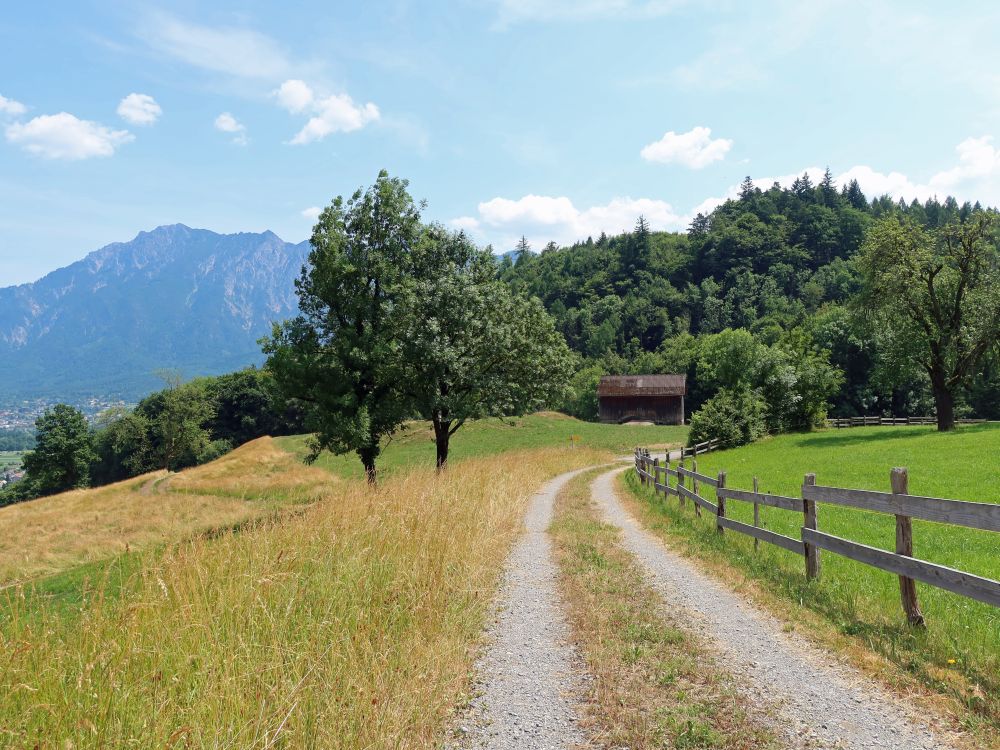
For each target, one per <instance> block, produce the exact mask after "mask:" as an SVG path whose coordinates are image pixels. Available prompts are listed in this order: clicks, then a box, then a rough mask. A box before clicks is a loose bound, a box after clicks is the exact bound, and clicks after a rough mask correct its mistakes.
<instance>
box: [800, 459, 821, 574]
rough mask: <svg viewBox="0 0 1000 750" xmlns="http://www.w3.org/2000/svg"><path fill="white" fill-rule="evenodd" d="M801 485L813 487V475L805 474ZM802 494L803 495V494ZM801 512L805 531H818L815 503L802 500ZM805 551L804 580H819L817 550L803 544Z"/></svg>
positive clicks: (814, 478)
mask: <svg viewBox="0 0 1000 750" xmlns="http://www.w3.org/2000/svg"><path fill="white" fill-rule="evenodd" d="M803 484H808V485H814V484H816V475H815V474H806V478H805V480H804V481H803ZM803 494H804V493H803ZM802 512H803V515H804V516H805V519H804V523H803V525H804V526H805V527H806V528H807V529H812V530H813V531H818V530H819V529H817V527H816V524H817V518H816V501H815V500H806V499H805V498H802ZM805 551H806V580H809V581H811V580H813V579H815V578H819V550H818V549H816V547H814V546H813V545H811V544H805Z"/></svg>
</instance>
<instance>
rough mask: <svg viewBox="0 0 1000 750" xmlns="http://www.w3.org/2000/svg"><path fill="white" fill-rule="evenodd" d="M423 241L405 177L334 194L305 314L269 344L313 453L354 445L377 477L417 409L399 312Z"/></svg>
mask: <svg viewBox="0 0 1000 750" xmlns="http://www.w3.org/2000/svg"><path fill="white" fill-rule="evenodd" d="M419 237H420V210H419V207H418V206H417V205H416V204H415V203H414V201H413V199H412V198H411V197H410V195H409V193H408V192H407V182H406V181H405V180H400V179H395V178H390V177H389V176H388V174H386V172H385V171H382V172H381V173H379V176H378V179H377V180H376V181H375V184H374V185H372V186H371V187H370V188H368V189H367V190H364V191H362V190H358V191H357V192H355V193H354V195H353V196H351V198H350V199H348V200H347V201H345V200H344V199H343V198H341V197H338V198H336V199H335V200H334V201H333V203H332V204H331V205H330V206H328V207H327V208H326V209H325V210H324V211H323V212H322V213H321V214H320V217H319V221H318V222H317V224H316V226H315V228H314V229H313V234H312V239H311V242H312V251H311V252H310V254H309V259H308V262H307V264H306V266H305V267H304V268H303V270H302V275H301V277H300V278H299V280H298V281H297V282H296V288H297V291H298V296H299V308H300V310H301V314H300V315H299V316H298V317H296V318H294V319H292V320H290V321H287V322H286V323H285V324H283V325H276V326H275V327H274V330H273V332H272V335H271V337H270V338H267V339H265V340H264V341H263V342H262V343H263V346H264V352H265V353H266V354H267V355H268V368H269V369H270V370H271V371H272V372H273V373H274V376H275V379H276V381H277V383H278V385H279V387H280V388H281V390H282V392H283V393H284V394H285V396H286V397H287V398H290V399H292V400H295V401H298V402H299V403H302V404H304V405H306V407H307V410H308V412H307V413H308V416H307V423H308V424H309V426H310V427H311V428H313V429H314V430H315V431H316V436H315V439H314V441H313V445H312V457H313V458H315V457H316V456H318V455H319V453H320V451H322V450H324V449H327V450H331V451H333V452H335V453H348V452H350V451H354V452H356V453H357V454H358V456H359V457H360V459H361V462H362V464H363V465H364V467H365V472H366V474H367V477H368V480H369V481H370V482H374V481H375V478H376V459H377V458H378V456H379V453H380V450H381V441H382V439H383V438H384V437H386V436H388V435H390V434H391V433H392V432H393V431H394V430H395V429H396V428H397V427H398V426H399V425H400V424H401V423H402V421H403V420H404V419H405V418H406V417H407V416H408V415H409V412H408V405H407V403H406V398H405V394H404V393H403V391H402V389H401V388H400V383H399V372H400V367H399V355H400V351H399V350H400V346H399V343H400V336H399V331H398V326H399V319H398V309H397V308H398V304H399V301H400V299H401V295H402V292H403V285H404V282H405V280H406V279H407V277H408V276H409V273H410V261H411V253H412V251H413V247H414V245H415V244H416V242H417V240H418V239H419Z"/></svg>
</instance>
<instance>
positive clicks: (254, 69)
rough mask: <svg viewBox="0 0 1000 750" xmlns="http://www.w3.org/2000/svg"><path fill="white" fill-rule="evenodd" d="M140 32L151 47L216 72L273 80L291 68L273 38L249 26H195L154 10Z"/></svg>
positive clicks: (283, 75) (290, 63)
mask: <svg viewBox="0 0 1000 750" xmlns="http://www.w3.org/2000/svg"><path fill="white" fill-rule="evenodd" d="M140 35H141V36H142V37H143V38H144V39H145V40H146V42H147V43H148V44H149V45H150V46H152V47H153V48H154V49H156V50H158V51H160V52H162V53H164V54H166V55H169V56H170V57H173V58H176V59H178V60H181V61H182V62H185V63H188V64H189V65H194V66H195V67H198V68H203V69H205V70H210V71H213V72H216V73H226V74H228V75H232V76H238V77H241V78H257V79H262V80H272V81H274V80H280V79H281V78H285V77H287V76H288V75H289V74H291V73H292V70H293V68H294V67H295V66H294V65H293V64H292V62H291V61H290V60H289V58H288V56H287V55H286V54H285V52H284V50H282V49H281V47H280V46H279V45H278V44H277V43H276V42H275V41H274V40H273V39H271V38H270V37H268V36H266V35H264V34H261V33H259V32H256V31H253V30H252V29H247V28H242V27H217V28H213V27H210V26H199V25H197V24H193V23H185V22H184V21H181V20H179V19H177V18H174V17H173V16H170V15H168V14H166V13H156V14H153V15H151V16H150V18H149V19H148V22H147V23H146V24H145V26H144V27H143V28H142V29H141V30H140Z"/></svg>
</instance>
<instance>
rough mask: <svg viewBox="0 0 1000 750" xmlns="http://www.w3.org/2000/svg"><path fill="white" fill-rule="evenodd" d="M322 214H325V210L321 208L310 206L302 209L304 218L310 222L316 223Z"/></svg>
mask: <svg viewBox="0 0 1000 750" xmlns="http://www.w3.org/2000/svg"><path fill="white" fill-rule="evenodd" d="M321 213H323V209H322V208H320V207H319V206H309V208H303V209H302V216H303V217H305V218H306V219H309V220H310V221H316V219H318V218H319V215H320V214H321Z"/></svg>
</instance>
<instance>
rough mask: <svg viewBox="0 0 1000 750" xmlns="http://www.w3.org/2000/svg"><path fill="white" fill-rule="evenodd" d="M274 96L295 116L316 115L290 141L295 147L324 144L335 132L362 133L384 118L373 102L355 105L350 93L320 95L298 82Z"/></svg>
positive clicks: (292, 83)
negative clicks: (370, 125) (368, 125)
mask: <svg viewBox="0 0 1000 750" xmlns="http://www.w3.org/2000/svg"><path fill="white" fill-rule="evenodd" d="M274 96H275V97H277V99H278V103H279V104H280V105H281V106H282V107H284V108H285V109H287V110H288V111H289V112H291V113H292V114H298V113H300V112H304V111H309V112H311V113H312V115H313V116H312V117H310V118H309V120H308V122H306V124H305V126H303V128H302V129H301V130H300V131H299V132H298V133H296V134H295V137H293V138H292V140H291V141H290V142H291V143H293V144H295V145H302V144H306V143H312V142H313V141H321V140H323V139H324V138H326V136H328V135H330V134H331V133H349V132H351V131H352V130H360V129H361V128H363V127H364V126H365V125H367V124H368V123H370V122H375V121H376V120H378V119H379V117H380V114H379V110H378V107H376V106H375V105H374V104H372V103H371V102H368V103H367V104H355V103H354V100H353V99H352V98H351V97H350V96H348V95H347V94H331V95H329V96H317V95H316V93H315V92H314V91H313V90H312V88H310V87H309V85H308V84H306V83H305V82H304V81H300V80H298V79H291V80H287V81H285V82H284V83H282V84H281V86H280V87H279V88H278V90H277V91H275V92H274Z"/></svg>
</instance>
